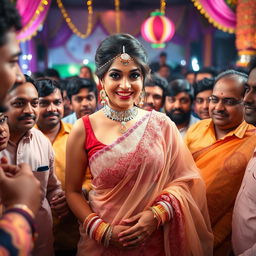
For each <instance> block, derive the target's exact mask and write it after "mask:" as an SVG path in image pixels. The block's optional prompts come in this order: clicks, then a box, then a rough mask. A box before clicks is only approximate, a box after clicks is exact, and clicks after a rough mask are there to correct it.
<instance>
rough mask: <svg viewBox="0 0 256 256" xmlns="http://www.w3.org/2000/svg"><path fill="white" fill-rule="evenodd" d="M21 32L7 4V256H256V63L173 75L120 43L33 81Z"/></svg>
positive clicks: (125, 38)
mask: <svg viewBox="0 0 256 256" xmlns="http://www.w3.org/2000/svg"><path fill="white" fill-rule="evenodd" d="M20 28H21V25H20V17H19V15H18V13H17V10H16V9H15V7H14V6H13V5H12V4H11V3H10V2H9V1H8V0H0V74H1V78H2V80H1V86H0V161H1V164H0V198H1V204H2V210H1V211H2V217H1V219H0V255H34V256H40V255H42V256H53V255H56V256H59V255H61V256H66V255H67V256H73V255H79V256H80V255H81V256H82V255H133V256H136V255H138V256H139V255H159V256H162V255H167V256H168V255H194V256H200V255H205V256H206V255H207V256H208V255H216V256H231V255H244V256H253V255H256V231H255V219H256V200H255V195H256V186H255V185H256V173H255V172H256V170H255V147H256V137H255V136H256V135H255V132H256V129H255V126H256V89H255V88H256V59H254V60H253V61H251V63H250V64H249V66H248V70H247V72H242V71H241V70H240V71H238V70H234V69H228V70H225V71H223V72H219V73H214V72H212V69H206V68H205V69H202V70H201V71H200V72H198V73H193V72H187V73H186V74H184V76H182V75H181V74H179V75H177V74H176V75H175V76H174V75H172V73H171V67H170V66H169V65H168V64H167V63H166V57H167V54H166V53H162V54H160V61H159V62H158V63H152V64H151V65H149V64H148V59H147V53H146V51H145V50H144V47H143V46H142V45H141V43H140V42H139V41H138V40H137V39H135V38H134V37H133V36H131V35H128V34H115V35H111V36H108V37H107V38H106V39H104V40H103V41H102V42H101V44H100V45H99V47H98V49H97V52H96V56H95V65H96V72H95V74H94V73H93V72H92V70H91V69H90V68H89V67H87V66H82V67H81V69H80V74H78V76H76V77H71V78H68V79H65V80H61V79H60V76H59V74H58V72H56V71H55V70H52V69H47V70H45V71H44V72H42V73H37V74H34V76H33V78H32V77H29V76H27V75H23V74H22V72H21V70H20V67H19V64H18V56H19V55H20V48H19V45H18V41H17V39H16V31H17V30H18V29H20ZM95 76H96V77H97V79H96V80H95V79H94V78H95ZM95 81H97V82H95Z"/></svg>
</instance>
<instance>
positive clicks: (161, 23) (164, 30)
mask: <svg viewBox="0 0 256 256" xmlns="http://www.w3.org/2000/svg"><path fill="white" fill-rule="evenodd" d="M174 32H175V25H174V23H173V22H172V21H171V20H170V19H168V18H167V17H166V16H165V15H164V13H163V12H160V11H155V12H152V13H151V14H150V17H149V18H148V19H146V20H145V21H144V22H143V24H142V26H141V34H142V37H143V38H144V40H146V41H148V42H150V43H152V44H151V46H152V47H153V48H164V47H165V42H167V41H170V40H171V39H172V37H173V35H174Z"/></svg>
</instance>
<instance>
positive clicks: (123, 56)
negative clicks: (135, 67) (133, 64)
mask: <svg viewBox="0 0 256 256" xmlns="http://www.w3.org/2000/svg"><path fill="white" fill-rule="evenodd" d="M130 60H132V58H131V56H130V55H129V54H128V53H126V52H125V46H124V45H123V53H122V54H121V55H120V61H121V63H122V64H123V65H128V64H129V62H130Z"/></svg>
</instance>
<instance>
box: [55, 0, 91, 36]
mask: <svg viewBox="0 0 256 256" xmlns="http://www.w3.org/2000/svg"><path fill="white" fill-rule="evenodd" d="M57 4H58V7H59V8H60V10H61V13H62V15H63V17H64V19H65V21H66V22H67V25H68V26H69V28H70V29H71V30H72V32H73V33H74V34H76V35H77V36H79V37H81V38H86V37H88V36H89V35H90V34H91V32H92V16H93V8H92V0H88V1H86V4H87V10H88V23H87V30H86V33H82V32H80V31H79V30H78V28H77V27H76V26H75V24H74V23H73V22H72V20H71V18H70V16H69V15H68V13H67V11H66V9H65V7H64V5H63V3H62V1H61V0H57Z"/></svg>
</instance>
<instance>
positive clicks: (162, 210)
mask: <svg viewBox="0 0 256 256" xmlns="http://www.w3.org/2000/svg"><path fill="white" fill-rule="evenodd" d="M150 210H151V211H152V212H153V214H154V218H155V219H157V221H158V224H157V228H158V227H159V226H160V225H161V224H164V223H166V222H168V221H170V220H171V219H172V217H173V208H172V206H171V204H170V203H169V202H167V201H165V200H161V201H158V202H157V203H156V205H154V206H152V207H150Z"/></svg>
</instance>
